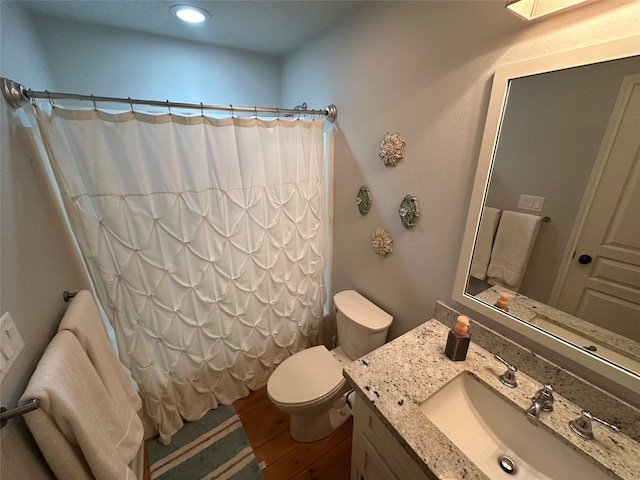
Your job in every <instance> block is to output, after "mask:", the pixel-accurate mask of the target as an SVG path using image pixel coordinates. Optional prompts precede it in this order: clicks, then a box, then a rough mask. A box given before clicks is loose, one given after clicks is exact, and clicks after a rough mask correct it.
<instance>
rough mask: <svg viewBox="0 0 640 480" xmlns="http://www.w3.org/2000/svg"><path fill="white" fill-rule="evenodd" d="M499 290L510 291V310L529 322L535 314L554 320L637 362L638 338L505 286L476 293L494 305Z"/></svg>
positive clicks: (563, 326) (639, 353) (638, 354)
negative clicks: (576, 315) (627, 335)
mask: <svg viewBox="0 0 640 480" xmlns="http://www.w3.org/2000/svg"><path fill="white" fill-rule="evenodd" d="M501 292H508V293H511V294H512V295H513V298H511V299H510V300H509V313H510V314H512V315H513V316H514V317H517V318H519V319H520V320H523V321H525V322H531V321H533V320H534V319H535V318H536V317H542V318H544V319H545V320H548V321H550V322H551V323H554V324H556V325H558V326H560V327H562V328H564V329H566V330H568V331H569V332H572V333H574V334H576V335H579V336H581V337H583V338H584V339H585V340H591V341H594V342H596V343H600V344H602V345H605V346H607V347H608V348H610V349H611V350H614V351H616V352H618V353H620V354H621V355H624V356H626V357H629V358H631V359H633V360H635V361H638V362H640V342H636V341H635V340H631V339H630V338H626V337H623V336H622V335H618V334H617V333H615V332H612V331H611V330H607V329H605V328H602V327H600V326H598V325H595V324H593V323H591V322H587V321H585V320H582V319H580V318H577V317H574V316H573V315H569V314H568V313H565V312H563V311H561V310H558V309H556V308H553V307H550V306H549V305H546V304H544V303H541V302H538V301H537V300H534V299H532V298H529V297H526V296H524V295H522V294H520V293H518V292H513V291H511V290H509V289H506V288H504V287H496V286H494V287H491V288H488V289H487V290H485V291H484V292H481V293H478V294H477V295H475V297H476V298H477V299H478V300H480V301H483V302H485V303H486V304H488V305H493V304H494V303H495V302H496V300H497V299H498V297H499V296H500V293H501Z"/></svg>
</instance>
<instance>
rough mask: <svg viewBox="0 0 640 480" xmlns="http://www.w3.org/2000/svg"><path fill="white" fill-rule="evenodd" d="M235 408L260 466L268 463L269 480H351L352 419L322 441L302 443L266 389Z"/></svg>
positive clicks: (252, 395) (265, 476)
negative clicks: (295, 438)
mask: <svg viewBox="0 0 640 480" xmlns="http://www.w3.org/2000/svg"><path fill="white" fill-rule="evenodd" d="M233 406H234V407H235V409H236V412H238V415H239V416H240V420H241V421H242V425H243V427H244V431H245V432H246V434H247V437H248V438H249V442H250V443H251V446H252V447H253V451H254V452H255V454H256V458H257V459H258V463H260V462H263V461H264V462H265V463H266V468H265V469H264V470H262V474H263V475H264V478H265V480H287V479H294V480H303V479H308V480H349V469H350V466H351V431H352V429H353V420H352V419H350V420H349V421H348V422H346V423H345V424H344V425H342V426H341V427H340V428H339V429H338V430H336V431H335V432H333V433H332V434H331V435H330V436H328V437H326V438H323V439H322V440H319V441H317V442H313V443H299V442H296V441H295V440H293V439H292V438H291V435H290V434H289V416H288V415H287V414H285V413H283V412H281V411H280V410H278V409H277V408H276V407H274V406H273V404H272V403H271V401H270V400H269V398H268V397H267V388H266V387H265V388H262V389H260V390H258V391H255V392H252V393H251V394H250V395H249V396H248V397H246V398H243V399H240V400H238V401H237V402H235V403H234V404H233Z"/></svg>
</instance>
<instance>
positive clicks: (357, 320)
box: [333, 290, 393, 360]
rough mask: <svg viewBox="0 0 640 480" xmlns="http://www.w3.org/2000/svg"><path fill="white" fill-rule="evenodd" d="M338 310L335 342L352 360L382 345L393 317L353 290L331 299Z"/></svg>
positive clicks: (340, 293)
mask: <svg viewBox="0 0 640 480" xmlns="http://www.w3.org/2000/svg"><path fill="white" fill-rule="evenodd" d="M333 302H334V304H335V306H336V309H337V315H336V323H337V327H338V341H339V344H340V347H341V348H342V351H343V352H344V353H345V354H346V355H347V356H348V357H349V358H351V359H352V360H355V359H357V358H360V357H362V356H363V355H366V354H367V353H369V352H371V351H373V350H375V349H376V348H378V347H381V346H382V345H384V343H385V342H386V341H387V332H388V331H389V326H390V325H391V321H392V320H393V317H392V316H391V315H389V314H388V313H387V312H385V311H384V310H382V309H381V308H380V307H378V306H377V305H375V304H373V303H371V302H370V301H369V300H367V299H366V298H364V297H363V296H362V295H360V294H359V293H358V292H356V291H355V290H345V291H342V292H338V293H336V294H335V295H334V296H333Z"/></svg>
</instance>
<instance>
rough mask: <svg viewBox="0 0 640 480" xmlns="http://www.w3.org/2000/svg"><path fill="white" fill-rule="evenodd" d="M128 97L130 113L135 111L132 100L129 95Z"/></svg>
mask: <svg viewBox="0 0 640 480" xmlns="http://www.w3.org/2000/svg"><path fill="white" fill-rule="evenodd" d="M128 98H129V106H130V107H131V113H136V112H134V111H133V102H132V101H131V97H128Z"/></svg>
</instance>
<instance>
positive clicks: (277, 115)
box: [276, 107, 280, 119]
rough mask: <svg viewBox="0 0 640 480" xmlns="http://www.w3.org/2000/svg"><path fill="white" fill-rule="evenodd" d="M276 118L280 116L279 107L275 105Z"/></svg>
mask: <svg viewBox="0 0 640 480" xmlns="http://www.w3.org/2000/svg"><path fill="white" fill-rule="evenodd" d="M276 118H277V119H279V118H280V109H279V108H277V107H276Z"/></svg>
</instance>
